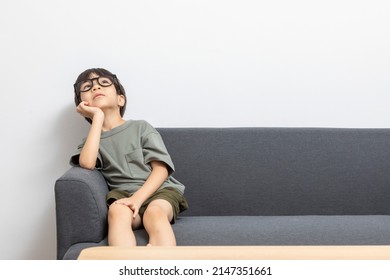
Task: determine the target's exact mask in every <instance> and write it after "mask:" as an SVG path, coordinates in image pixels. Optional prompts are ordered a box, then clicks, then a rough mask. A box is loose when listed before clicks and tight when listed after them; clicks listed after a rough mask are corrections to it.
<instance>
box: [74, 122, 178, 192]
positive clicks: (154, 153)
mask: <svg viewBox="0 0 390 280" xmlns="http://www.w3.org/2000/svg"><path fill="white" fill-rule="evenodd" d="M85 140H86V139H84V140H83V142H82V143H81V144H80V145H79V146H78V147H77V151H76V153H74V154H73V156H72V157H71V159H70V164H71V165H72V166H78V165H79V157H80V153H81V150H82V148H83V146H84V144H85ZM152 161H161V162H164V163H165V164H166V165H167V168H168V172H169V177H168V179H167V180H166V181H164V183H163V184H162V186H161V187H160V188H166V187H173V188H175V189H177V190H178V191H180V192H181V193H184V189H185V187H184V185H183V184H182V183H180V182H179V181H177V180H176V179H175V178H173V177H172V176H171V175H172V173H173V172H174V170H175V167H174V165H173V162H172V160H171V157H170V155H169V154H168V151H167V149H166V147H165V145H164V142H163V140H162V138H161V136H160V134H159V133H158V131H157V130H156V129H155V128H153V127H152V126H151V125H150V124H149V123H148V122H146V121H143V120H129V121H126V122H125V123H124V124H122V125H120V126H117V127H115V128H113V129H112V130H110V131H106V132H102V134H101V137H100V146H99V153H98V158H97V161H96V168H98V169H100V171H101V172H102V174H103V176H104V178H105V179H106V181H107V184H108V186H109V188H110V190H113V189H122V190H127V191H129V192H131V193H133V192H136V191H137V190H138V189H139V188H140V187H142V186H143V184H144V183H145V181H146V179H147V178H148V177H149V175H150V172H151V170H152V168H151V164H150V163H151V162H152Z"/></svg>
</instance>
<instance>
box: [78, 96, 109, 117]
mask: <svg viewBox="0 0 390 280" xmlns="http://www.w3.org/2000/svg"><path fill="white" fill-rule="evenodd" d="M77 113H79V114H80V115H82V116H83V117H85V118H89V119H91V120H93V117H94V116H95V115H96V114H102V116H104V113H103V111H102V110H101V109H100V108H98V107H92V106H89V104H88V102H86V101H81V102H80V104H79V106H77Z"/></svg>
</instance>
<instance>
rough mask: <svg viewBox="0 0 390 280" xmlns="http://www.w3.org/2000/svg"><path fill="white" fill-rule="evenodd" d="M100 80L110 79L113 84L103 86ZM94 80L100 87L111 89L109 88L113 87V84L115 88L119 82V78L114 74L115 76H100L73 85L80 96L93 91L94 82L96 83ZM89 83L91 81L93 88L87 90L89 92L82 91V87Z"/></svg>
mask: <svg viewBox="0 0 390 280" xmlns="http://www.w3.org/2000/svg"><path fill="white" fill-rule="evenodd" d="M100 78H108V79H109V80H110V81H111V84H109V85H103V84H101V83H100V82H99V79H100ZM94 80H96V81H97V83H98V84H99V85H100V86H102V87H109V86H111V85H113V84H114V86H115V82H116V81H117V77H116V75H115V74H113V75H102V76H99V77H96V78H92V79H85V80H82V81H80V82H78V83H75V84H74V85H73V87H74V89H75V91H76V92H78V93H79V94H80V93H82V92H87V91H90V90H91V89H92V87H93V81H94ZM87 81H89V82H90V83H91V87H90V88H89V89H87V90H81V88H80V86H81V85H82V84H84V83H86V82H87ZM115 87H116V86H115Z"/></svg>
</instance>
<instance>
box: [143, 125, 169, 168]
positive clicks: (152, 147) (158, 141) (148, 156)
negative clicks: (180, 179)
mask: <svg viewBox="0 0 390 280" xmlns="http://www.w3.org/2000/svg"><path fill="white" fill-rule="evenodd" d="M142 152H143V155H144V159H145V164H149V163H150V162H152V161H162V162H164V163H165V164H166V165H167V167H168V173H169V175H171V174H172V173H173V172H174V171H175V166H174V165H173V162H172V159H171V156H170V155H169V153H168V151H167V148H166V147H165V144H164V142H163V139H162V138H161V135H160V133H158V132H157V130H153V131H152V132H150V133H148V134H146V135H145V136H143V137H142Z"/></svg>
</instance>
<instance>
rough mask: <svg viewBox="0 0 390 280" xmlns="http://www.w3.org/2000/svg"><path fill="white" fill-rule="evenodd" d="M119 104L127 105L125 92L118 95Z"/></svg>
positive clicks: (121, 105)
mask: <svg viewBox="0 0 390 280" xmlns="http://www.w3.org/2000/svg"><path fill="white" fill-rule="evenodd" d="M118 104H119V106H120V107H123V106H125V96H124V95H123V94H121V95H118Z"/></svg>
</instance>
